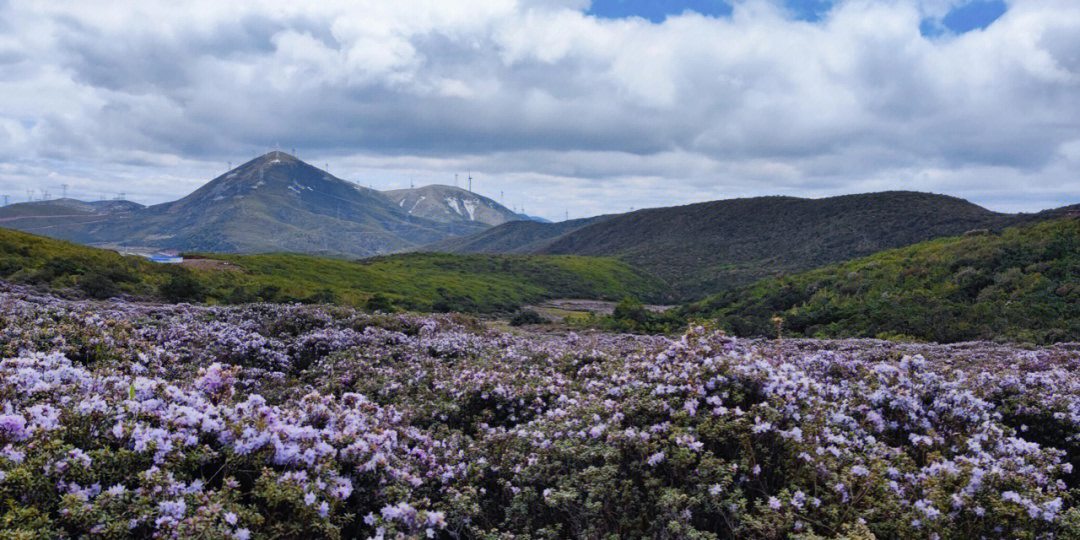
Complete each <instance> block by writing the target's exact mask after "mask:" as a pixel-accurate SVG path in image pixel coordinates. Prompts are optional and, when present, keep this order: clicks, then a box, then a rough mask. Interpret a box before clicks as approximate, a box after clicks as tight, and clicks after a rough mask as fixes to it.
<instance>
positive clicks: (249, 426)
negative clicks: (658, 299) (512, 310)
mask: <svg viewBox="0 0 1080 540" xmlns="http://www.w3.org/2000/svg"><path fill="white" fill-rule="evenodd" d="M0 326H2V333H0V358H2V361H0V530H3V531H6V532H5V534H8V533H11V535H14V536H20V535H21V536H23V537H27V538H31V537H47V538H51V537H65V536H67V537H82V536H95V535H96V536H101V537H106V538H110V537H134V538H145V537H191V536H197V537H204V538H241V539H243V538H251V539H257V538H298V537H311V538H321V537H329V538H334V537H346V538H491V539H495V538H780V537H800V538H808V539H809V538H822V537H825V538H831V537H841V536H846V537H869V536H870V535H871V534H873V535H876V536H877V537H882V538H897V537H916V538H935V537H936V538H977V537H987V538H1003V537H1008V538H1050V537H1071V536H1073V535H1076V533H1077V532H1078V531H1080V512H1078V510H1077V509H1076V494H1075V492H1074V490H1075V489H1076V487H1077V485H1078V477H1077V474H1078V473H1077V471H1075V470H1074V466H1076V465H1080V463H1077V461H1078V459H1080V440H1078V438H1077V437H1078V434H1080V376H1078V375H1077V368H1078V367H1080V354H1078V353H1077V352H1076V351H1075V350H1073V349H1072V348H1070V347H1069V346H1065V345H1062V346H1058V347H1054V348H1043V349H1037V350H1025V349H1021V348H1017V347H1011V346H1004V345H993V344H986V343H976V344H959V345H952V346H933V345H917V344H896V343H888V342H882V341H869V340H848V341H814V340H783V341H749V340H739V339H735V338H732V337H728V336H725V335H723V334H720V333H715V332H711V331H708V330H705V329H703V328H693V329H690V330H689V331H688V332H687V333H686V335H684V336H683V337H681V338H680V339H669V338H662V337H641V336H627V335H607V334H595V335H581V336H579V335H574V334H569V335H533V334H509V333H501V332H498V331H494V330H489V329H486V328H485V327H484V326H482V325H481V324H479V323H477V322H476V321H475V320H472V319H469V318H465V317H461V316H455V315H445V316H419V315H395V316H383V315H368V314H363V313H359V312H355V311H351V310H345V309H338V308H317V307H311V306H271V305H254V306H246V307H233V308H219V307H193V306H187V305H179V306H168V305H164V306H163V305H147V304H133V303H123V302H109V303H93V302H73V301H66V300H60V299H57V298H53V297H42V296H36V295H35V294H34V293H32V292H30V291H28V290H25V289H18V288H11V287H8V288H6V289H5V290H4V291H3V292H2V293H0Z"/></svg>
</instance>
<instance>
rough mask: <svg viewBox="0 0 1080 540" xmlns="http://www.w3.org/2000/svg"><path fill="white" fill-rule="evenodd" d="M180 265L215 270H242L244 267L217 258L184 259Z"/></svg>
mask: <svg viewBox="0 0 1080 540" xmlns="http://www.w3.org/2000/svg"><path fill="white" fill-rule="evenodd" d="M180 266H186V267H188V268H192V269H196V270H216V271H221V272H243V271H244V269H243V268H241V267H239V266H237V265H235V264H233V263H231V262H229V261H219V260H217V259H184V262H182V263H180Z"/></svg>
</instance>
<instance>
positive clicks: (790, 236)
mask: <svg viewBox="0 0 1080 540" xmlns="http://www.w3.org/2000/svg"><path fill="white" fill-rule="evenodd" d="M1062 212H1064V209H1061V210H1056V211H1046V212H1041V213H1038V214H1003V213H997V212H992V211H990V210H987V209H985V208H983V207H981V206H978V205H975V204H973V203H970V202H968V201H965V200H963V199H959V198H956V197H950V196H946V195H937V194H931V193H917V192H908V191H892V192H881V193H867V194H859V195H845V196H840V197H829V198H824V199H801V198H796V197H756V198H749V199H729V200H722V201H712V202H705V203H698V204H691V205H686V206H677V207H668V208H653V209H646V210H638V211H636V212H631V213H628V214H619V215H614V216H609V217H606V218H604V219H596V220H595V221H588V222H584V223H581V222H579V223H572V222H563V223H556V224H550V225H545V224H531V225H528V226H523V225H520V224H516V223H509V224H504V225H501V226H498V227H495V228H493V229H490V230H487V231H483V232H481V233H478V234H476V235H474V236H472V237H465V238H458V239H452V240H447V241H443V242H441V243H437V244H434V245H431V246H427V247H426V248H428V249H432V250H446V251H448V252H451V253H503V252H505V253H534V254H573V255H587V256H607V257H616V258H619V259H621V260H624V261H626V262H629V263H631V264H633V265H634V266H636V267H638V268H641V269H643V270H645V271H647V272H650V273H652V274H653V275H656V276H657V277H660V278H662V279H665V280H666V281H667V282H668V283H670V284H671V285H672V287H673V289H674V292H675V294H676V296H678V297H679V298H681V299H685V300H693V299H698V298H701V297H703V296H705V295H708V294H712V293H716V292H719V291H722V290H725V289H729V288H733V287H738V286H742V285H746V284H748V283H750V282H753V281H756V280H757V279H761V278H764V277H767V276H771V275H776V274H781V273H788V272H798V271H803V270H809V269H812V268H816V267H820V266H825V265H828V264H835V263H838V262H842V261H846V260H850V259H854V258H856V257H861V256H866V255H870V254H872V253H875V252H878V251H882V250H885V249H890V248H896V247H902V246H907V245H911V244H915V243H917V242H922V241H925V240H930V239H933V238H938V237H942V236H954V235H958V234H963V233H964V232H967V231H970V230H972V229H990V230H999V229H1001V228H1004V227H1008V226H1012V225H1020V224H1025V223H1032V222H1037V221H1043V220H1046V219H1050V218H1052V217H1055V216H1059V215H1062Z"/></svg>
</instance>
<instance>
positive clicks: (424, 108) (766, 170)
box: [0, 0, 1080, 221]
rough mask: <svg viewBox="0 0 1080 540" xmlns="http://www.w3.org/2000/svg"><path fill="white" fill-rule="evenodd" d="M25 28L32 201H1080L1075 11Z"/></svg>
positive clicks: (485, 11) (994, 2)
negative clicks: (351, 186)
mask: <svg viewBox="0 0 1080 540" xmlns="http://www.w3.org/2000/svg"><path fill="white" fill-rule="evenodd" d="M106 3H107V2H106ZM3 6H4V8H3V9H2V10H0V86H2V87H3V88H4V93H5V96H9V99H8V100H5V103H2V104H0V196H2V195H8V196H9V198H10V200H11V201H12V202H22V201H25V200H26V199H27V198H28V197H27V192H28V191H31V190H32V191H34V193H35V194H36V195H37V196H41V194H43V193H44V192H45V191H48V192H50V193H51V194H52V195H53V196H54V197H55V196H57V195H59V194H60V192H61V190H62V189H64V186H65V185H66V186H67V189H66V191H67V192H68V194H69V196H70V197H71V198H77V199H83V200H99V199H100V198H102V197H104V198H112V197H114V196H115V195H116V194H117V193H119V192H126V193H127V194H128V195H129V197H128V198H130V199H133V200H136V201H138V202H140V203H144V204H159V203H163V202H168V201H171V200H176V199H179V198H181V197H183V196H184V195H186V194H187V193H190V192H192V191H194V190H195V189H197V188H198V187H200V186H202V185H204V184H205V183H207V182H208V181H210V180H211V179H213V178H215V177H217V176H218V175H219V174H221V172H222V171H225V170H227V163H228V162H230V161H232V162H244V161H247V160H248V159H250V158H251V157H257V156H258V155H260V154H262V153H264V152H265V151H268V150H269V149H271V148H275V147H277V148H288V149H293V148H295V154H296V155H297V157H298V158H300V159H303V160H305V161H307V162H309V163H312V164H313V165H315V166H318V167H320V168H322V167H323V166H324V165H328V169H329V172H330V173H331V174H334V175H335V176H337V177H339V178H343V179H347V180H350V181H356V182H359V183H360V184H362V185H365V186H367V185H370V186H372V187H373V188H375V189H378V190H380V191H386V190H391V189H403V188H407V187H408V186H409V185H410V183H414V184H416V185H426V184H444V185H453V178H454V174H455V173H457V174H460V175H462V178H464V175H465V174H467V173H468V172H469V171H471V172H472V175H473V178H474V189H473V191H474V192H476V193H478V194H482V195H484V196H486V197H488V198H490V199H493V200H496V201H498V202H500V203H501V204H503V205H505V206H507V207H511V208H512V207H515V206H516V207H522V206H524V207H525V209H526V212H527V213H529V214H530V215H535V216H539V217H544V218H546V219H550V220H553V221H558V220H561V219H563V218H564V215H565V212H566V211H567V210H568V209H569V210H570V211H571V215H570V217H571V218H578V217H585V216H591V215H601V214H606V213H613V212H623V211H626V210H627V209H629V208H646V207H666V206H677V205H683V204H691V203H694V202H702V201H709V200H723V199H732V198H745V197H753V196H766V195H780V196H795V197H805V198H823V197H829V196H839V195H844V194H854V193H870V192H880V191H891V190H914V191H921V192H931V193H941V194H948V195H952V196H956V197H960V198H963V199H965V200H968V201H971V202H973V203H975V204H978V205H980V206H983V207H985V208H988V209H991V210H994V211H998V212H1019V211H1024V212H1031V211H1037V210H1041V209H1047V208H1054V207H1059V206H1064V205H1068V204H1075V203H1076V202H1080V174H1078V173H1080V56H1078V55H1077V53H1076V51H1077V50H1080V38H1078V36H1080V6H1078V5H1076V4H1075V3H1074V2H1068V1H1065V0H1051V1H1043V2H1036V1H1033V0H1014V1H1008V2H1004V1H1002V0H897V1H895V2H886V3H881V2H868V1H863V0H837V1H828V0H772V1H770V0H745V1H743V0H733V1H723V2H722V1H719V0H677V1H666V2H643V1H639V0H597V1H595V2H589V1H587V0H560V1H559V2H535V1H534V0H519V1H501V0H491V1H490V2H479V3H473V4H470V5H466V6H461V5H452V4H438V5H427V4H425V5H419V4H417V5H413V4H411V3H408V2H406V3H403V4H396V5H383V4H379V3H370V4H367V3H359V4H357V3H347V2H342V3H319V4H318V5H304V6H294V5H291V4H289V3H287V2H281V1H278V0H266V1H263V2H253V3H244V4H231V3H228V2H225V3H222V2H203V3H197V4H196V5H194V6H185V7H183V8H180V7H177V6H174V5H171V4H169V3H164V2H147V3H142V4H139V5H135V6H132V5H128V4H126V3H123V2H117V3H115V4H114V5H112V6H111V8H110V6H108V5H101V4H98V3H94V4H88V5H71V4H69V3H64V2H29V1H26V0H12V1H9V2H6V3H4V4H3ZM131 28H141V30H140V31H139V32H131V31H130V29H131ZM500 192H502V193H505V194H506V195H505V197H503V198H500V197H499V193H500ZM500 199H503V200H500ZM575 208H577V209H579V211H578V212H577V213H576V214H575V213H574V209H575Z"/></svg>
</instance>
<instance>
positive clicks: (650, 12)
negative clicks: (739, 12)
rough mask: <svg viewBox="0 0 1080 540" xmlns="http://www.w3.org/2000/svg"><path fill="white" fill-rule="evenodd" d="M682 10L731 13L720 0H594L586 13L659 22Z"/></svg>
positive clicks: (713, 13)
mask: <svg viewBox="0 0 1080 540" xmlns="http://www.w3.org/2000/svg"><path fill="white" fill-rule="evenodd" d="M684 11H694V12H697V13H700V14H702V15H708V16H711V17H727V16H728V15H731V4H728V3H727V2H724V1H722V0H660V1H649V0H594V1H593V3H592V5H591V6H589V11H588V12H587V13H588V14H590V15H595V16H597V17H602V18H605V19H622V18H625V17H635V16H636V17H644V18H646V19H648V20H649V21H652V22H654V23H659V22H663V21H664V19H666V18H667V17H668V16H669V15H679V14H681V13H683V12H684Z"/></svg>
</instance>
